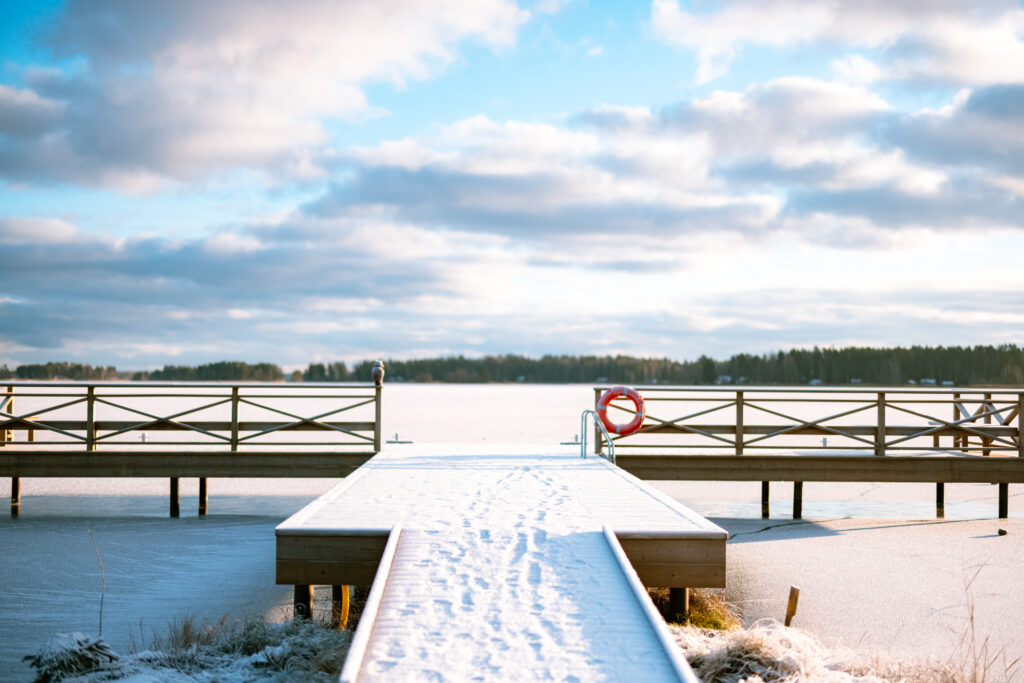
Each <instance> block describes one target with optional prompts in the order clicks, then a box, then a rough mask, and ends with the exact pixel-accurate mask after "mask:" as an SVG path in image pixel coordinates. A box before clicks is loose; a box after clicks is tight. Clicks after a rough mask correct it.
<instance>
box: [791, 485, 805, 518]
mask: <svg viewBox="0 0 1024 683" xmlns="http://www.w3.org/2000/svg"><path fill="white" fill-rule="evenodd" d="M803 517H804V483H803V482H802V481H794V482H793V519H803Z"/></svg>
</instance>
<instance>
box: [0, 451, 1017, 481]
mask: <svg viewBox="0 0 1024 683" xmlns="http://www.w3.org/2000/svg"><path fill="white" fill-rule="evenodd" d="M371 457H373V454H372V453H368V452H361V453H328V452H322V453H302V452H294V451H293V452H282V451H255V450H254V451H243V452H238V453H225V452H219V453H217V452H207V453H203V452H195V451H193V452H187V451H186V452H182V451H142V450H136V451H114V450H106V451H94V452H91V453H87V452H84V451H70V450H65V451H60V450H42V449H39V450H36V449H33V450H19V451H15V450H13V449H4V450H3V451H2V452H0V476H7V477H220V478H232V477H291V478H295V477H324V478H333V477H345V476H348V475H349V474H351V473H352V472H354V471H355V470H356V469H358V468H359V467H360V466H361V465H362V464H363V463H365V462H367V461H368V460H369V459H370V458H371ZM1021 462H1022V463H1024V461H1021Z"/></svg>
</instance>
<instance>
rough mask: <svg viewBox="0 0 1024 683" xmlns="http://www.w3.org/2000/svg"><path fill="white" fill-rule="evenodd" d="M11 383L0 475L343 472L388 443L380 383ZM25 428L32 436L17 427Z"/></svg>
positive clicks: (17, 488) (202, 494)
mask: <svg viewBox="0 0 1024 683" xmlns="http://www.w3.org/2000/svg"><path fill="white" fill-rule="evenodd" d="M381 378H383V372H375V375H374V379H375V383H374V384H319V383H316V384H312V383H311V384H281V383H278V384H257V383H217V382H167V383H157V382H130V383H126V382H98V383H97V382H85V383H83V382H16V383H15V382H7V383H4V385H0V476H9V477H11V514H12V515H18V514H19V512H20V509H21V478H22V477H168V478H169V479H170V514H171V516H172V517H177V516H178V515H179V509H180V508H179V479H180V478H181V477H198V478H199V514H200V515H204V514H206V511H207V478H208V477H343V476H347V475H348V474H349V473H351V472H352V471H354V470H355V469H356V468H358V467H359V466H360V465H362V464H363V463H364V462H366V461H367V460H368V459H369V458H371V457H372V456H373V455H374V454H375V453H377V452H379V451H380V448H381V383H380V379H381ZM20 433H24V434H25V438H24V439H20V438H16V437H18V435H19V434H20Z"/></svg>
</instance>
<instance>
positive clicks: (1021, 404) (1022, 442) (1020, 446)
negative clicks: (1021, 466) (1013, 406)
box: [1017, 392, 1024, 458]
mask: <svg viewBox="0 0 1024 683" xmlns="http://www.w3.org/2000/svg"><path fill="white" fill-rule="evenodd" d="M1017 456H1018V457H1020V458H1024V392H1021V393H1019V394H1017Z"/></svg>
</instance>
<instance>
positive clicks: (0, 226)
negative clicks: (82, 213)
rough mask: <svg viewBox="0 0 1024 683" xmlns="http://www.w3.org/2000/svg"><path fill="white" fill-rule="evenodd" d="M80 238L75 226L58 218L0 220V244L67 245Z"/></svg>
mask: <svg viewBox="0 0 1024 683" xmlns="http://www.w3.org/2000/svg"><path fill="white" fill-rule="evenodd" d="M80 236H81V233H80V232H79V230H78V228H77V227H76V226H75V225H73V224H71V223H68V222H67V221H65V220H61V219H59V218H0V243H6V244H67V243H69V242H74V241H76V240H77V239H79V237H80Z"/></svg>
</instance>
